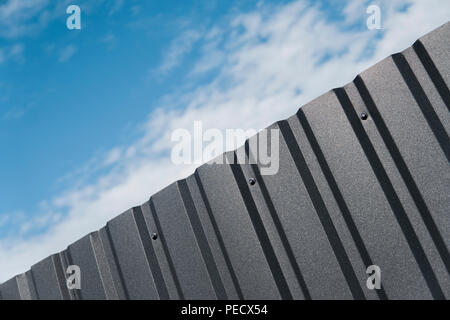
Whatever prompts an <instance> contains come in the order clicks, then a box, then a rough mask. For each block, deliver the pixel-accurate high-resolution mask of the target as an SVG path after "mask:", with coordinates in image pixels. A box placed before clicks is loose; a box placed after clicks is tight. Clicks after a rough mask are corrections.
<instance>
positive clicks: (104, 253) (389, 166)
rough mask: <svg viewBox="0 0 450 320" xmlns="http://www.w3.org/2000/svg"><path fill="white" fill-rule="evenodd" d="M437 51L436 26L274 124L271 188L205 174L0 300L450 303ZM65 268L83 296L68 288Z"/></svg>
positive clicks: (227, 173)
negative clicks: (275, 162)
mask: <svg viewBox="0 0 450 320" xmlns="http://www.w3.org/2000/svg"><path fill="white" fill-rule="evenodd" d="M449 40H450V24H449V23H447V24H446V25H444V26H442V27H441V28H439V29H437V30H435V31H434V32H432V33H430V34H428V35H426V36H425V37H423V38H421V40H420V41H417V42H416V43H415V44H414V45H413V46H412V47H411V48H409V49H407V50H405V51H403V52H402V53H399V54H395V55H393V56H391V57H389V58H386V59H385V60H383V61H381V62H380V63H378V64H377V65H375V66H374V67H372V68H370V69H369V70H367V71H365V72H363V73H362V74H361V75H359V76H358V77H357V78H356V79H355V80H354V81H353V82H352V83H350V84H348V85H346V86H345V87H343V88H338V89H334V90H332V91H330V92H328V93H326V94H324V95H323V96H321V97H319V98H317V99H316V100H314V101H312V102H311V103H309V104H307V105H305V106H304V107H302V108H301V109H300V110H299V111H298V112H297V114H296V115H294V116H292V117H290V118H289V119H287V120H283V121H280V122H277V123H275V124H274V125H272V126H271V127H270V128H277V129H279V130H280V132H281V135H280V169H279V172H278V173H277V174H276V175H272V176H270V175H267V176H263V175H261V173H260V168H259V167H258V166H257V165H249V164H248V165H203V166H201V167H200V168H199V169H198V170H197V171H196V172H195V173H194V175H192V176H190V177H188V178H187V179H184V180H181V181H178V182H176V183H173V184H171V185H170V186H168V187H167V188H165V189H164V190H162V191H160V192H158V193H157V194H155V195H153V196H152V197H151V198H150V200H149V201H148V202H146V203H144V204H143V205H141V206H138V207H135V208H132V209H130V210H128V211H126V212H124V213H122V214H121V215H119V216H118V217H116V218H115V219H113V220H111V221H109V222H108V223H107V225H106V226H105V227H104V228H102V229H101V230H100V231H98V232H94V233H92V234H89V235H87V236H86V237H84V238H82V239H81V240H79V241H77V242H75V243H74V244H72V245H70V246H69V247H68V249H67V250H65V251H63V252H61V253H59V254H55V255H52V256H50V257H48V258H46V259H44V260H43V261H41V262H39V263H37V264H35V265H34V266H32V267H31V270H30V271H28V272H26V273H25V274H22V275H19V276H17V277H15V278H13V279H11V280H9V281H8V282H6V283H4V284H2V285H1V286H0V293H1V296H2V298H3V299H280V298H281V299H444V298H447V299H448V298H449V297H450V256H449V243H450V170H449V153H450V143H449V136H448V131H449V128H450V125H449V124H450V118H449V104H450V93H449V86H448V84H449V81H450V72H449V71H450V70H449V69H450V51H449V46H448V44H449ZM363 113H366V114H367V115H368V117H367V119H365V117H364V116H361V115H362V114H363ZM250 151H252V150H250ZM227 156H229V157H233V156H234V154H232V153H229V154H228V155H227ZM252 178H253V179H255V183H249V179H252ZM72 264H76V265H79V266H80V267H81V270H82V277H81V278H82V282H81V287H82V290H68V289H67V287H66V284H65V271H64V270H66V267H67V266H68V265H72ZM372 264H376V265H378V266H380V268H381V271H382V273H381V274H382V276H381V280H382V289H380V290H369V289H368V288H367V287H366V280H367V277H368V275H367V274H366V268H367V266H369V265H372Z"/></svg>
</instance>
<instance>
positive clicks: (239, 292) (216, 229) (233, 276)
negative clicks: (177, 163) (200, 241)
mask: <svg viewBox="0 0 450 320" xmlns="http://www.w3.org/2000/svg"><path fill="white" fill-rule="evenodd" d="M194 177H195V182H196V183H197V186H198V188H199V191H200V195H201V198H202V200H203V203H204V205H205V207H206V211H207V212H208V216H209V219H210V221H211V224H212V227H213V229H214V233H215V234H216V237H217V241H218V242H219V246H220V249H221V251H222V254H223V256H224V259H225V263H226V265H227V267H228V271H229V273H230V276H231V279H232V282H233V284H234V288H235V290H236V293H237V295H238V298H239V299H240V300H242V299H243V298H244V296H243V294H242V290H241V287H240V285H239V282H238V279H237V277H236V272H235V271H234V268H233V265H232V264H231V260H230V257H229V255H228V253H227V249H226V248H225V244H224V241H223V238H222V235H221V233H220V230H219V227H218V226H217V222H216V220H215V218H214V215H213V214H212V210H211V205H210V204H209V201H208V198H207V197H206V193H205V190H204V188H203V184H202V182H201V180H200V177H199V175H198V171H197V170H196V171H195V173H194Z"/></svg>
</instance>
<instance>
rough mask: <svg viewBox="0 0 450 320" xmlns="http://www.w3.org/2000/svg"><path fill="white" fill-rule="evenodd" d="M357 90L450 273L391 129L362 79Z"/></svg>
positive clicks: (440, 242)
mask: <svg viewBox="0 0 450 320" xmlns="http://www.w3.org/2000/svg"><path fill="white" fill-rule="evenodd" d="M354 83H355V85H356V88H357V89H358V91H359V93H360V95H361V98H362V99H363V100H364V103H365V105H366V107H367V109H368V110H369V113H370V115H371V117H372V119H373V120H374V122H375V125H376V127H377V129H378V131H379V132H380V135H381V137H382V138H383V141H384V143H385V145H386V147H387V148H388V150H389V152H390V154H391V156H392V159H393V160H394V162H395V164H396V166H397V169H398V170H399V172H400V174H401V176H402V178H403V180H404V181H405V184H406V186H407V188H408V191H409V192H410V194H411V197H412V199H413V201H414V203H415V204H416V206H417V208H418V210H419V212H420V214H421V216H422V219H423V221H424V223H425V225H426V227H427V229H428V232H429V233H430V235H431V237H432V239H433V241H434V243H435V245H436V248H437V249H438V251H439V253H440V255H441V257H442V261H443V262H444V264H445V267H446V268H447V272H448V273H450V254H449V251H448V249H447V247H446V245H445V242H444V239H443V238H442V236H441V234H440V231H439V229H438V228H437V226H436V223H435V221H434V220H433V217H432V216H431V213H430V211H429V209H428V207H427V205H426V203H425V201H424V199H423V196H422V194H421V192H420V191H419V188H418V187H417V184H416V182H415V181H414V179H413V177H412V175H411V172H410V170H409V169H408V166H407V165H406V163H405V161H404V159H403V158H402V156H401V153H400V151H399V149H398V147H397V145H396V143H395V141H394V139H393V137H392V135H391V134H390V132H389V129H388V128H387V126H386V124H385V122H384V120H383V118H382V117H381V115H380V113H379V111H378V109H377V107H376V105H375V103H374V101H373V99H372V97H371V95H370V93H369V91H368V90H367V87H366V86H365V84H364V82H363V80H362V79H361V77H359V76H358V77H356V79H355V81H354Z"/></svg>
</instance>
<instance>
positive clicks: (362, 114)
mask: <svg viewBox="0 0 450 320" xmlns="http://www.w3.org/2000/svg"><path fill="white" fill-rule="evenodd" d="M368 117H369V116H368V115H367V113H365V112H363V113H361V115H360V118H361V120H367V118H368Z"/></svg>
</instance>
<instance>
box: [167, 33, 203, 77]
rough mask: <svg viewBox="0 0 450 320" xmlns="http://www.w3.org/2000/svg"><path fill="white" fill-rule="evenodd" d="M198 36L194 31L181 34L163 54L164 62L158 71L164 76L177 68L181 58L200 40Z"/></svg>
mask: <svg viewBox="0 0 450 320" xmlns="http://www.w3.org/2000/svg"><path fill="white" fill-rule="evenodd" d="M200 36H201V34H200V32H198V31H195V30H187V31H184V32H182V33H181V34H180V35H179V36H178V37H177V38H176V39H174V40H173V41H172V43H171V44H170V47H169V49H168V51H167V52H165V53H164V60H163V63H162V64H161V66H160V67H159V68H158V71H159V72H160V73H162V74H163V75H164V74H167V73H168V72H169V71H171V70H172V69H173V68H175V67H176V66H178V65H179V64H180V63H181V60H182V58H183V56H184V55H186V54H187V53H189V52H190V51H191V50H192V48H193V46H194V44H195V43H196V42H197V41H198V40H199V39H200Z"/></svg>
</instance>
